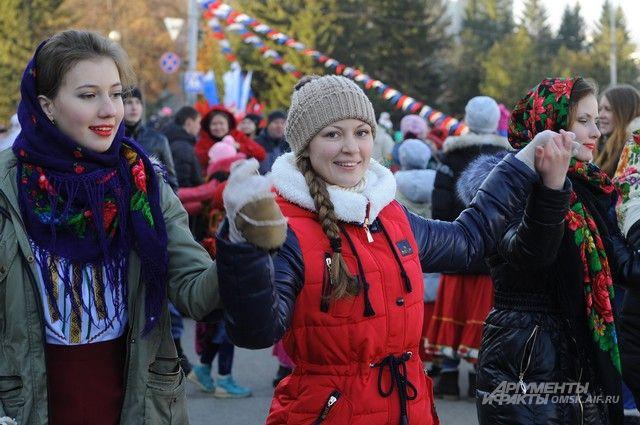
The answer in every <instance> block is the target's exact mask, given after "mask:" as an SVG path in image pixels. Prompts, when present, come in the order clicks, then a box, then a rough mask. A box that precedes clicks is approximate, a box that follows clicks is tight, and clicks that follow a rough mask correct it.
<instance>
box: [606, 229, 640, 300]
mask: <svg viewBox="0 0 640 425" xmlns="http://www.w3.org/2000/svg"><path fill="white" fill-rule="evenodd" d="M616 230H618V229H616ZM609 242H610V244H611V247H612V249H613V256H612V257H613V258H612V259H610V260H609V266H610V267H611V273H612V275H613V283H615V284H616V285H620V286H622V287H624V288H626V289H629V290H632V291H634V292H635V293H640V292H639V291H640V221H637V222H636V223H634V225H633V226H631V228H630V229H629V232H628V233H627V241H625V239H624V237H623V236H622V233H620V232H619V231H615V232H614V231H612V232H610V234H609Z"/></svg>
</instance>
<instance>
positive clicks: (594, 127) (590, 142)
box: [569, 95, 601, 162]
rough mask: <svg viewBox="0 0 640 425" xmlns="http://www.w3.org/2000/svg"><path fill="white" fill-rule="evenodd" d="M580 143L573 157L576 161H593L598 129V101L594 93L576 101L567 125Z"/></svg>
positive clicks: (598, 136)
mask: <svg viewBox="0 0 640 425" xmlns="http://www.w3.org/2000/svg"><path fill="white" fill-rule="evenodd" d="M569 131H572V132H573V133H575V135H576V141H577V142H579V143H580V148H579V149H578V151H577V153H576V155H575V158H576V159H577V160H578V161H583V162H590V161H593V150H594V149H595V148H596V146H597V145H598V139H599V138H600V135H601V133H600V130H598V101H597V99H596V97H595V96H594V95H588V96H585V97H583V98H582V100H580V101H579V102H578V104H577V105H576V108H575V113H574V116H573V117H572V124H571V126H570V127H569Z"/></svg>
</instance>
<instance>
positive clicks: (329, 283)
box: [320, 252, 333, 313]
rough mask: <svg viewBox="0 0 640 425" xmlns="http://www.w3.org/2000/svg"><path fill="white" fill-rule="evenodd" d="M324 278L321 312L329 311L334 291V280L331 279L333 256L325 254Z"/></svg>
mask: <svg viewBox="0 0 640 425" xmlns="http://www.w3.org/2000/svg"><path fill="white" fill-rule="evenodd" d="M324 264H325V268H324V277H323V279H322V295H321V296H320V311H322V312H323V313H326V312H328V311H329V299H330V297H331V291H332V290H333V279H332V278H331V254H329V253H328V252H325V253H324Z"/></svg>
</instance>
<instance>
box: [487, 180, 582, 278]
mask: <svg viewBox="0 0 640 425" xmlns="http://www.w3.org/2000/svg"><path fill="white" fill-rule="evenodd" d="M570 196H571V182H570V181H569V180H568V179H567V180H565V185H564V187H563V189H562V190H552V189H549V188H547V187H546V186H544V185H543V184H537V185H535V186H534V189H533V191H532V193H531V195H529V198H528V200H527V205H526V208H523V209H522V210H521V212H520V214H518V215H516V216H514V218H513V219H512V220H511V222H510V223H509V225H508V227H507V231H506V232H505V235H504V237H503V238H502V240H501V242H500V245H499V246H498V252H499V254H500V255H501V256H502V258H503V259H504V261H506V262H507V263H509V265H510V266H512V267H513V268H516V269H520V270H526V271H531V270H534V269H542V268H545V267H549V266H550V265H551V264H553V263H554V262H555V260H556V257H557V255H558V249H560V244H561V242H562V237H563V236H564V228H565V223H564V218H565V216H566V214H567V210H568V209H569V197H570Z"/></svg>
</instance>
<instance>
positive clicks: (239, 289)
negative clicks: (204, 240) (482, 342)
mask: <svg viewBox="0 0 640 425" xmlns="http://www.w3.org/2000/svg"><path fill="white" fill-rule="evenodd" d="M536 180H537V177H536V176H535V174H534V173H533V172H532V171H531V170H530V169H529V168H527V167H526V166H525V165H524V164H523V163H522V162H520V161H518V160H517V159H515V158H514V157H512V156H508V157H507V158H506V159H505V161H503V163H502V164H501V165H499V166H498V167H496V169H495V170H494V172H493V173H492V174H491V175H490V176H489V177H488V178H487V180H486V182H485V183H484V184H483V186H482V188H481V189H480V190H479V191H478V196H477V197H476V199H475V201H474V203H473V204H472V208H470V209H468V210H466V211H464V212H463V213H462V214H461V215H460V217H459V218H458V220H456V221H455V222H453V223H446V222H442V221H437V220H426V219H423V218H421V217H418V216H416V215H414V214H411V213H408V212H407V218H408V220H409V222H410V225H411V229H412V231H413V234H414V236H415V239H416V241H417V245H418V247H419V257H420V260H421V263H422V268H423V270H426V271H436V272H437V271H455V270H459V269H465V268H466V267H468V265H469V264H470V263H472V262H474V261H476V260H477V259H478V258H482V257H483V256H484V255H485V253H487V252H491V251H492V250H493V248H494V246H495V242H496V241H497V240H498V239H499V237H500V235H502V234H503V233H504V226H505V223H506V220H507V219H508V217H510V214H511V213H512V212H513V211H517V210H518V209H519V208H520V205H521V204H522V202H523V200H524V199H526V197H527V193H529V192H530V191H531V187H532V184H534V182H535V181H536ZM539 193H540V194H541V195H542V196H545V197H546V196H548V197H550V198H551V199H554V200H555V199H556V198H557V197H558V196H560V197H562V198H563V199H564V194H562V193H561V192H557V193H551V192H545V193H542V192H539ZM540 202H543V203H549V202H555V203H557V202H558V201H557V200H555V201H549V200H547V201H540ZM538 220H539V221H541V222H544V220H545V218H544V217H538ZM374 228H375V224H373V225H372V230H373V229H374ZM225 232H226V226H223V227H222V229H221V235H224V234H225ZM217 244H218V245H217V246H218V253H217V254H218V256H217V264H218V277H219V285H220V295H221V297H222V299H223V302H224V305H225V319H226V323H227V330H228V332H229V335H230V337H231V339H232V340H233V341H234V343H236V344H237V345H239V346H242V347H248V348H254V349H257V348H265V347H269V346H271V345H272V344H273V343H274V342H276V341H278V340H279V339H280V338H281V337H282V335H283V334H284V332H285V331H286V329H287V328H288V326H289V323H290V320H291V317H292V315H293V309H294V305H295V302H296V297H297V295H298V293H299V292H300V290H301V288H302V285H303V277H304V264H302V253H301V252H300V247H299V244H298V241H297V239H296V237H295V235H294V233H293V232H292V231H289V232H288V234H287V239H286V241H285V243H284V246H283V247H282V248H281V249H280V250H279V251H278V252H277V253H276V254H275V255H274V256H273V257H272V256H271V255H270V254H269V253H267V252H265V251H262V250H259V249H257V248H255V247H254V246H252V245H249V244H246V243H245V244H242V243H240V244H232V243H229V242H228V241H227V240H226V238H224V237H221V236H219V237H218V241H217ZM359 296H362V295H359Z"/></svg>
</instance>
